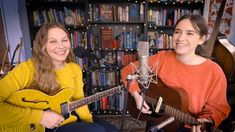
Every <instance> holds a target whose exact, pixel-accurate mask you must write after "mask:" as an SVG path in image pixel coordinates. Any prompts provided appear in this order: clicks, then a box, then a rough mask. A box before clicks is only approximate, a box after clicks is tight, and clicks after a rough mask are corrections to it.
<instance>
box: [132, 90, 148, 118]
mask: <svg viewBox="0 0 235 132" xmlns="http://www.w3.org/2000/svg"><path fill="white" fill-rule="evenodd" d="M133 97H134V99H135V103H136V107H137V109H139V110H140V109H141V112H142V113H145V114H151V113H152V111H149V110H150V108H149V106H148V104H147V103H146V102H145V101H144V103H143V107H142V108H141V105H142V101H143V97H142V96H141V95H140V94H139V93H138V92H137V91H134V93H133Z"/></svg>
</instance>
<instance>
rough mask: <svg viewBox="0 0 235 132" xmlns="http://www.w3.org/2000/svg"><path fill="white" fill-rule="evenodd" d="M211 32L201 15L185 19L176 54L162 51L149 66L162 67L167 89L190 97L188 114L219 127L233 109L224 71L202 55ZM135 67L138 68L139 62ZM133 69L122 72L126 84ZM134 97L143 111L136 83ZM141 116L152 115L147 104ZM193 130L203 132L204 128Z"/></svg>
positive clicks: (180, 26) (176, 34) (177, 26)
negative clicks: (227, 94)
mask: <svg viewBox="0 0 235 132" xmlns="http://www.w3.org/2000/svg"><path fill="white" fill-rule="evenodd" d="M207 32H208V27H207V23H206V21H205V19H204V18H203V17H202V16H201V15H185V16H182V17H181V18H180V19H179V20H178V21H177V23H176V24H175V27H174V32H173V36H172V43H173V47H174V50H171V51H160V52H158V53H157V54H155V55H152V56H150V57H149V61H148V62H149V67H151V66H152V65H153V64H154V63H156V62H157V63H158V65H157V67H156V68H155V69H153V71H156V73H157V76H158V78H159V79H161V81H162V82H163V83H164V84H165V85H166V86H168V87H171V88H181V89H183V90H184V91H185V92H186V93H187V95H188V98H189V108H188V110H189V112H190V113H191V114H192V115H194V117H195V118H197V119H198V120H199V121H202V122H204V121H209V122H213V123H214V125H215V127H217V126H218V125H219V124H220V123H221V121H223V120H224V119H225V118H226V117H227V116H228V113H229V111H230V107H229V105H228V102H227V98H226V85H227V83H226V77H225V75H224V73H223V71H222V69H221V68H220V66H219V65H218V64H216V63H215V62H213V61H211V60H210V59H208V58H206V57H204V56H205V54H204V52H202V51H201V50H203V48H202V47H203V44H204V42H205V40H206V37H207ZM199 46H200V48H199ZM134 64H135V65H137V66H138V62H134ZM132 69H135V68H133V65H127V66H126V67H124V68H123V69H122V72H121V75H122V80H123V82H124V83H125V84H126V83H127V81H126V78H127V75H128V74H131V73H134V72H135V71H133V70H132ZM130 93H131V95H132V96H133V97H134V99H135V102H136V106H137V108H138V109H140V108H141V104H142V101H143V97H142V96H141V94H140V88H139V86H138V83H136V81H131V83H130ZM141 112H142V113H151V111H150V108H149V106H148V104H147V103H146V102H144V103H143V107H142V109H141ZM147 124H148V123H147ZM192 128H193V129H194V130H196V131H200V129H199V128H200V126H197V127H195V126H194V127H192ZM176 129H177V128H176ZM188 131H190V129H189V130H188Z"/></svg>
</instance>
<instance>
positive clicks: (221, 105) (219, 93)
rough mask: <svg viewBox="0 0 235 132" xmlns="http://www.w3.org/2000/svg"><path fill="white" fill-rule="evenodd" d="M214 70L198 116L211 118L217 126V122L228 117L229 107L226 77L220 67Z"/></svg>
mask: <svg viewBox="0 0 235 132" xmlns="http://www.w3.org/2000/svg"><path fill="white" fill-rule="evenodd" d="M215 71H217V72H216V73H214V74H215V75H214V76H213V77H212V79H211V80H213V81H212V84H211V88H212V89H211V90H210V91H208V93H209V95H208V99H207V101H206V102H205V105H204V107H203V108H202V111H201V112H200V113H201V115H199V117H204V118H206V119H212V120H213V121H214V123H215V124H214V125H215V127H218V126H219V124H220V123H221V122H222V121H223V120H224V119H225V118H226V117H228V113H229V112H230V110H231V109H230V106H229V104H228V102H227V97H226V91H227V90H226V86H227V82H226V78H225V76H224V74H223V71H222V69H216V70H215Z"/></svg>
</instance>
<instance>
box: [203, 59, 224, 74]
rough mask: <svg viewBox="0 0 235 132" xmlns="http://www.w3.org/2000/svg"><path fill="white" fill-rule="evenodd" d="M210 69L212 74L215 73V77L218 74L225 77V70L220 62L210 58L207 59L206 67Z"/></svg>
mask: <svg viewBox="0 0 235 132" xmlns="http://www.w3.org/2000/svg"><path fill="white" fill-rule="evenodd" d="M205 69H207V70H208V71H210V72H211V73H212V74H214V75H215V77H216V76H217V77H218V76H222V77H224V78H226V77H225V74H224V71H223V69H222V68H221V67H220V65H219V64H217V63H216V62H214V61H212V60H210V59H207V61H206V68H205Z"/></svg>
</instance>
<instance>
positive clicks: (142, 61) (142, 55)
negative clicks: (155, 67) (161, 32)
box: [138, 41, 150, 85]
mask: <svg viewBox="0 0 235 132" xmlns="http://www.w3.org/2000/svg"><path fill="white" fill-rule="evenodd" d="M148 59H149V42H146V41H139V42H138V61H139V81H140V83H141V84H142V85H147V83H148V81H149V71H150V70H149V62H148Z"/></svg>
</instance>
